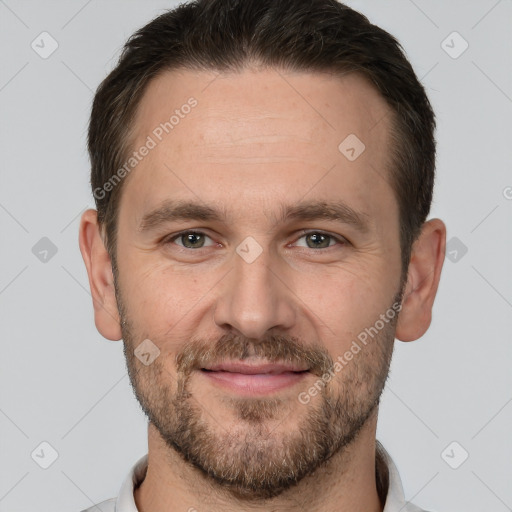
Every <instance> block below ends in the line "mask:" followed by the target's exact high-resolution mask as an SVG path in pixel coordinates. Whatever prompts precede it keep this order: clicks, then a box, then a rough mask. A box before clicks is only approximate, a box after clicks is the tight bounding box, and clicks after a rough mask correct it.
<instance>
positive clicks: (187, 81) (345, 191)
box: [122, 69, 395, 215]
mask: <svg viewBox="0 0 512 512" xmlns="http://www.w3.org/2000/svg"><path fill="white" fill-rule="evenodd" d="M390 114H391V111H390V108H389V107H388V105H387V104H386V102H385V100H384V99H383V98H382V97H381V96H380V95H379V94H378V92H377V91H376V90H375V89H374V87H373V86H372V85H371V84H370V83H369V82H368V81H367V80H366V79H365V78H363V77H361V76H359V75H356V74H349V75H345V76H342V77H340V76H338V75H336V76H335V75H332V74H327V73H297V72H294V73H290V72H283V71H279V70H276V69H265V70H261V69H260V70H256V69H248V70H245V71H242V72H237V73H222V74H218V73H213V72H204V71H193V70H175V71H167V72H165V73H163V74H161V75H160V76H158V77H157V78H156V79H154V80H153V81H152V82H150V84H149V85H148V88H147V90H146V91H145V94H144V96H143V98H142V100H141V102H140V105H139V108H138V111H137V114H136V117H135V119H134V133H135V140H134V142H133V145H132V146H133V148H134V149H135V150H137V148H139V147H141V146H143V145H148V140H149V139H151V141H152V142H151V144H149V145H151V146H153V147H152V148H151V150H150V151H148V152H147V153H148V154H147V155H146V156H145V157H144V158H143V159H141V161H140V162H139V163H138V164H137V166H136V168H135V169H134V171H132V173H131V174H130V176H129V180H128V183H127V188H126V189H125V192H124V193H123V196H122V203H123V202H125V201H130V204H131V206H134V207H135V206H137V207H139V209H140V210H147V209H148V208H150V207H153V206H154V205H155V204H156V203H158V202H162V201H164V200H165V199H167V198H168V197H169V196H170V195H172V196H175V197H178V198H180V199H190V198H192V196H194V195H195V196H196V199H200V200H203V201H205V202H208V203H209V204H211V203H215V202H220V203H222V201H230V202H231V204H233V205H235V204H236V200H237V199H240V198H239V196H240V191H241V190H243V195H244V201H245V202H246V204H247V201H251V200H252V201H253V204H258V202H259V205H260V206H262V207H263V208H265V211H267V208H266V207H267V206H268V207H269V208H268V211H271V209H272V204H273V203H274V202H275V200H276V198H281V199H283V200H284V199H287V202H288V203H290V202H293V201H294V200H295V199H297V200H298V199H299V198H303V197H304V196H306V195H309V197H308V198H312V196H315V195H319V196H325V195H326V194H327V195H329V194H330V195H331V196H333V197H332V198H334V196H337V197H339V195H340V194H341V195H343V196H344V197H343V199H345V200H348V199H350V201H351V202H352V203H353V205H354V206H359V209H363V206H364V207H365V209H366V210H372V209H374V210H378V208H379V207H382V206H383V204H379V201H380V203H383V202H387V203H389V204H388V206H390V207H391V210H392V211H393V210H394V209H395V206H394V205H393V203H394V194H393V191H392V188H391V186H390V184H389V180H388V178H387V174H388V172H387V168H388V155H389V126H390V121H391V119H390V118H391V115H390ZM354 157H355V158H354ZM377 196H379V201H377V202H376V198H377ZM254 201H255V202H254ZM265 201H266V203H267V204H262V203H263V202H265ZM133 210H135V211H136V208H133ZM368 213H369V214H370V215H371V214H372V212H371V211H368ZM374 213H377V214H378V212H377V211H375V212H374Z"/></svg>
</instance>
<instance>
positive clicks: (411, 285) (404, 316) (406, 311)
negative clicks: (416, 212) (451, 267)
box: [395, 219, 446, 341]
mask: <svg viewBox="0 0 512 512" xmlns="http://www.w3.org/2000/svg"><path fill="white" fill-rule="evenodd" d="M445 249H446V226H445V225H444V223H443V222H442V221H441V220H440V219H431V220H429V221H428V222H425V223H424V224H423V227H422V230H421V233H420V236H419V237H418V239H417V240H416V241H415V242H414V244H413V246H412V251H411V260H410V263H409V269H408V275H407V284H406V287H405V292H404V296H403V300H402V309H401V311H400V314H399V315H398V322H397V326H396V333H395V337H396V338H398V339H399V340H401V341H414V340H416V339H418V338H420V337H421V336H423V334H425V332H426V331H427V329H428V328H429V326H430V322H431V321H432V306H433V304H434V298H435V296H436V293H437V287H438V285H439V279H440V277H441V269H442V268H443V263H444V256H445Z"/></svg>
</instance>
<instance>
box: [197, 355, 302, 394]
mask: <svg viewBox="0 0 512 512" xmlns="http://www.w3.org/2000/svg"><path fill="white" fill-rule="evenodd" d="M201 373H202V374H203V375H204V376H205V377H206V378H207V379H208V380H209V382H210V383H212V384H214V385H216V386H219V387H221V388H222V389H224V390H227V391H230V392H234V393H237V394H242V395H264V394H269V393H274V392H277V391H280V390H283V389H285V388H290V387H292V386H294V385H296V384H298V383H299V382H301V381H302V380H303V379H304V378H305V377H306V376H307V375H308V374H309V368H306V367H301V366H298V365H291V364H287V363H282V364H280V363H257V364H251V363H248V362H244V361H233V362H223V363H219V364H215V365H211V366H206V367H205V368H201Z"/></svg>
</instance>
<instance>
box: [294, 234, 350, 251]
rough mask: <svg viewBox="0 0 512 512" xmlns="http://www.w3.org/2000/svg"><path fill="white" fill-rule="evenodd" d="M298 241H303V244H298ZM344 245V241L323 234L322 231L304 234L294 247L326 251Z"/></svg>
mask: <svg viewBox="0 0 512 512" xmlns="http://www.w3.org/2000/svg"><path fill="white" fill-rule="evenodd" d="M300 240H304V243H299V241H300ZM345 244H346V240H344V239H342V238H338V237H335V236H333V235H329V234H327V233H323V232H322V231H310V232H309V233H305V234H304V235H303V236H301V237H300V238H299V239H298V240H297V242H295V245H298V246H299V247H307V248H308V249H327V248H328V247H332V246H333V245H345Z"/></svg>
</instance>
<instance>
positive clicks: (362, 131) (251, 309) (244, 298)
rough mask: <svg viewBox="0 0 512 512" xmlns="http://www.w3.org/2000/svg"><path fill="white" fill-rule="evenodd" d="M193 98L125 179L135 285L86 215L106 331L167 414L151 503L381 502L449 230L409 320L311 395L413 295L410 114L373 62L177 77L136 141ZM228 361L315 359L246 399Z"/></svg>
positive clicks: (426, 236) (127, 257)
mask: <svg viewBox="0 0 512 512" xmlns="http://www.w3.org/2000/svg"><path fill="white" fill-rule="evenodd" d="M191 97H193V98H194V99H195V100H197V105H196V106H195V107H194V108H193V109H191V111H190V113H188V114H187V115H184V116H183V118H181V117H180V120H179V123H178V124H176V125H175V126H174V127H173V129H172V131H169V133H168V134H166V133H164V134H163V136H162V140H161V141H160V140H158V139H155V140H156V145H155V147H154V148H152V149H151V150H150V151H149V153H148V154H147V156H145V157H144V158H143V159H142V160H141V161H140V163H138V165H137V166H136V168H135V169H134V170H133V171H132V172H131V174H130V175H129V176H128V178H127V181H126V183H125V184H124V187H123V191H122V196H121V201H120V204H119V220H118V234H117V252H116V255H117V258H116V260H117V272H116V275H115V280H114V275H113V272H112V265H111V263H112V262H111V260H110V258H109V255H108V253H107V252H106V250H105V246H104V243H103V239H102V236H101V230H100V229H99V227H98V224H97V221H96V212H95V211H94V210H88V211H87V212H85V213H84V214H83V216H82V222H81V227H80V247H81V250H82V254H83V256H84V260H85V263H86V266H87V270H88V274H89V281H90V286H91V291H92V295H93V299H94V308H95V321H96V326H97V328H98V330H99V331H100V332H101V333H102V334H103V336H105V337H106V338H108V339H111V340H119V339H121V338H123V340H124V347H125V354H126V358H127V366H128V371H129V374H130V379H131V382H132V385H133V387H134V391H135V394H136V396H137V398H138V400H139V401H140V403H141V405H142V407H143V409H144V411H145V413H146V414H147V415H148V418H149V420H150V423H149V429H148V445H149V466H148V472H147V475H146V478H145V480H144V482H143V483H142V485H141V486H140V487H139V488H138V489H137V490H136V491H135V501H136V503H137V507H138V508H139V510H140V511H141V512H149V511H151V512H164V511H168V510H173V511H184V512H185V511H188V510H190V509H191V507H193V508H194V509H195V510H197V511H198V512H201V511H211V512H216V511H221V510H222V511H239V510H245V511H252V510H261V511H271V510H272V511H273V510H279V511H292V510H302V509H305V508H307V509H308V510H310V511H312V512H320V511H322V512H334V511H340V510H347V511H354V512H355V511H360V512H363V511H365V512H377V511H381V510H382V505H383V504H382V503H381V502H380V501H379V497H378V494H377V489H376V483H375V433H376V425H377V413H378V401H379V397H380V394H381V392H382V389H383V386H384V383H385V380H386V377H387V374H388V369H389V363H390V359H391V355H392V350H393V344H394V338H395V337H397V338H398V339H401V340H403V341H411V340H414V339H417V338H418V337H420V336H421V335H422V334H423V333H424V332H425V331H426V329H427V328H428V326H429V324H430V320H431V310H432V304H433V301H434V297H435V294H436V291H437V286H438V282H439V277H440V273H441V268H442V263H443V257H444V244H445V227H444V224H443V223H442V222H441V221H440V220H438V219H433V220H431V221H429V222H427V223H425V224H424V226H423V230H422V233H421V236H420V238H419V239H418V240H417V242H416V243H415V245H414V247H413V253H412V257H411V263H410V266H409V269H408V274H407V281H406V283H405V290H404V296H403V302H402V310H401V311H400V314H399V316H395V317H394V318H393V319H392V320H390V321H389V322H384V326H383V328H381V329H380V330H379V332H378V334H377V335H376V336H375V337H372V338H371V339H370V341H369V342H368V344H367V345H364V346H362V349H361V350H360V351H359V352H358V353H357V354H355V355H354V356H353V358H352V359H351V360H350V361H347V364H346V365H344V366H343V368H342V369H341V370H340V371H337V372H335V373H334V377H333V378H332V379H330V380H329V382H327V383H326V384H325V386H323V387H322V388H321V390H320V391H319V392H318V393H316V394H315V393H310V392H309V391H308V390H310V389H311V388H312V386H314V384H315V383H317V382H318V381H319V379H321V378H322V375H324V374H325V372H326V371H327V370H329V369H332V365H333V362H334V361H336V360H337V358H339V357H340V356H343V354H345V353H346V352H347V351H348V350H350V348H351V345H352V342H353V341H354V340H357V336H358V334H360V333H361V332H362V331H364V329H365V328H369V327H371V326H374V325H376V321H377V320H379V318H381V315H383V314H385V313H386V312H387V311H389V310H390V308H392V306H393V304H395V303H396V302H397V301H400V292H401V288H402V287H401V283H402V282H401V276H402V269H401V254H400V241H399V216H398V204H397V202H396V198H395V195H394V192H393V189H392V187H391V185H390V182H389V179H388V158H389V154H390V151H389V143H390V137H389V129H390V117H391V113H390V109H389V107H388V106H387V104H386V103H385V101H384V99H383V98H381V97H380V95H379V94H378V93H377V92H376V90H375V89H374V88H373V87H372V86H371V85H370V84H369V83H368V82H367V81H366V80H365V79H363V78H362V77H360V76H357V75H355V74H352V75H347V76H343V77H339V76H333V75H329V74H320V73H315V74H312V73H290V72H286V73H285V72H283V71H277V70H273V69H252V68H251V69H247V70H244V71H242V72H239V73H232V74H231V73H230V74H228V73H225V74H216V73H211V72H205V71H200V72H199V71H191V70H179V71H167V72H164V73H162V74H161V75H159V76H158V77H157V78H156V79H154V80H153V81H152V82H151V83H150V84H149V86H148V89H147V90H146V92H145V94H144V97H143V99H142V101H141V104H140V106H139V109H138V112H137V116H136V118H135V120H134V126H135V127H136V130H135V134H136V136H135V140H134V141H133V147H134V148H139V147H140V146H141V145H143V144H144V143H145V142H146V141H147V137H148V135H149V136H151V135H152V134H154V130H155V128H156V127H158V126H159V125H160V123H163V122H165V121H166V120H168V119H169V117H170V116H171V115H172V114H173V112H174V111H175V110H176V109H179V108H180V106H181V105H183V104H185V103H186V102H187V100H188V99H189V98H191ZM351 134H355V135H356V136H357V138H358V139H359V140H360V141H362V142H363V143H364V145H365V148H364V151H363V152H362V153H361V154H360V155H359V156H358V157H357V158H356V159H354V160H353V161H351V160H350V159H348V158H347V157H346V156H345V155H344V154H342V152H341V151H340V150H339V149H338V146H339V145H340V143H341V142H342V141H343V140H344V139H346V137H347V136H349V135H351ZM153 138H154V137H153ZM184 232H185V233H184ZM248 237H250V238H248ZM237 249H238V250H237ZM244 256H245V257H244ZM116 292H117V293H116ZM147 339H149V340H151V343H152V344H153V346H155V347H157V348H158V350H159V354H158V357H156V359H155V360H154V361H153V362H152V363H151V364H149V365H145V364H143V363H142V362H141V361H140V360H139V359H138V358H137V357H136V356H135V355H134V351H135V349H136V348H137V347H138V346H139V344H140V343H142V342H143V341H144V340H147ZM225 360H229V361H241V360H243V361H245V362H248V363H257V362H286V363H289V364H295V365H297V367H298V368H300V369H304V370H306V369H307V370H308V371H307V372H305V373H303V374H302V375H301V378H300V379H297V381H296V382H295V383H294V384H292V385H289V386H286V387H284V388H282V389H279V390H276V391H273V392H271V393H267V394H265V395H261V394H257V393H252V394H251V393H249V394H242V393H239V392H237V391H233V390H232V389H227V388H226V387H223V386H222V385H219V384H218V382H216V381H214V380H212V379H211V378H210V376H208V372H206V371H204V368H205V366H211V365H214V364H216V363H219V362H222V361H225ZM300 393H309V396H310V400H309V402H308V403H307V404H304V403H301V402H300V401H299V399H298V397H299V395H300Z"/></svg>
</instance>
